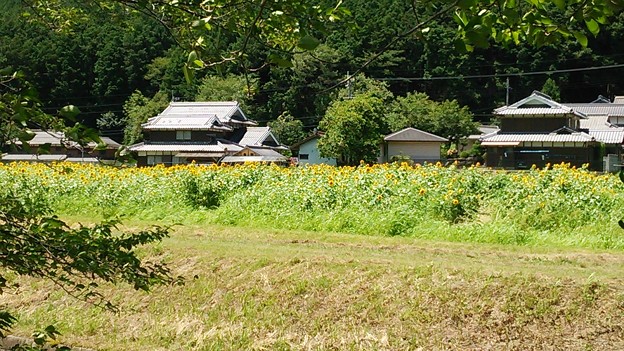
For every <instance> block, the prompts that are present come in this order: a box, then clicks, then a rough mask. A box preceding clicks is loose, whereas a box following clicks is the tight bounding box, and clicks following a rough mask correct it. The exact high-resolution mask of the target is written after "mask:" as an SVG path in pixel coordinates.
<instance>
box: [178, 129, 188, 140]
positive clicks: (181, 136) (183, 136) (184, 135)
mask: <svg viewBox="0 0 624 351" xmlns="http://www.w3.org/2000/svg"><path fill="white" fill-rule="evenodd" d="M176 140H191V131H190V130H178V131H176Z"/></svg>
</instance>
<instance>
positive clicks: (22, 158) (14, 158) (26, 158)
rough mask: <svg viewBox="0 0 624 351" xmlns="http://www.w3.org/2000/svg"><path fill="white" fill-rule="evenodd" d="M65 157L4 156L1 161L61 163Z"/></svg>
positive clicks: (51, 155)
mask: <svg viewBox="0 0 624 351" xmlns="http://www.w3.org/2000/svg"><path fill="white" fill-rule="evenodd" d="M66 158H67V155H59V154H49V155H33V154H4V155H2V161H63V160H65V159H66Z"/></svg>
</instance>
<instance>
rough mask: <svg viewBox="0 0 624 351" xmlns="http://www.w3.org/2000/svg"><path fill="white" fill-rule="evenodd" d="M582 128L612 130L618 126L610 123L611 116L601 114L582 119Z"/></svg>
mask: <svg viewBox="0 0 624 351" xmlns="http://www.w3.org/2000/svg"><path fill="white" fill-rule="evenodd" d="M581 128H582V129H589V130H611V129H617V127H616V126H614V125H612V124H611V123H609V117H608V116H605V115H601V116H587V119H582V120H581Z"/></svg>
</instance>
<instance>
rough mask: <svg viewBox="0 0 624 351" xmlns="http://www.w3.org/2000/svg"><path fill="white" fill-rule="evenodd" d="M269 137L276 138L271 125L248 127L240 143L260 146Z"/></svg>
mask: <svg viewBox="0 0 624 351" xmlns="http://www.w3.org/2000/svg"><path fill="white" fill-rule="evenodd" d="M269 137H271V138H273V139H275V137H274V136H273V134H272V133H271V129H270V128H269V127H247V131H246V132H245V135H243V138H242V139H241V140H240V141H239V142H238V143H239V144H240V145H243V146H259V145H262V144H263V143H264V141H265V140H267V139H268V138H269ZM276 141H277V140H276Z"/></svg>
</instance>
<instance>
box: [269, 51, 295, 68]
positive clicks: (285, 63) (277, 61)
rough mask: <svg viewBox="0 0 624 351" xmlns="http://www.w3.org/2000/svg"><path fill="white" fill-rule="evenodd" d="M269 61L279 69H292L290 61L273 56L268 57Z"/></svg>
mask: <svg viewBox="0 0 624 351" xmlns="http://www.w3.org/2000/svg"><path fill="white" fill-rule="evenodd" d="M269 61H270V62H272V63H275V64H277V65H278V66H280V67H293V63H292V61H291V60H290V59H285V58H283V57H280V56H278V55H275V54H271V55H270V56H269Z"/></svg>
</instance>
